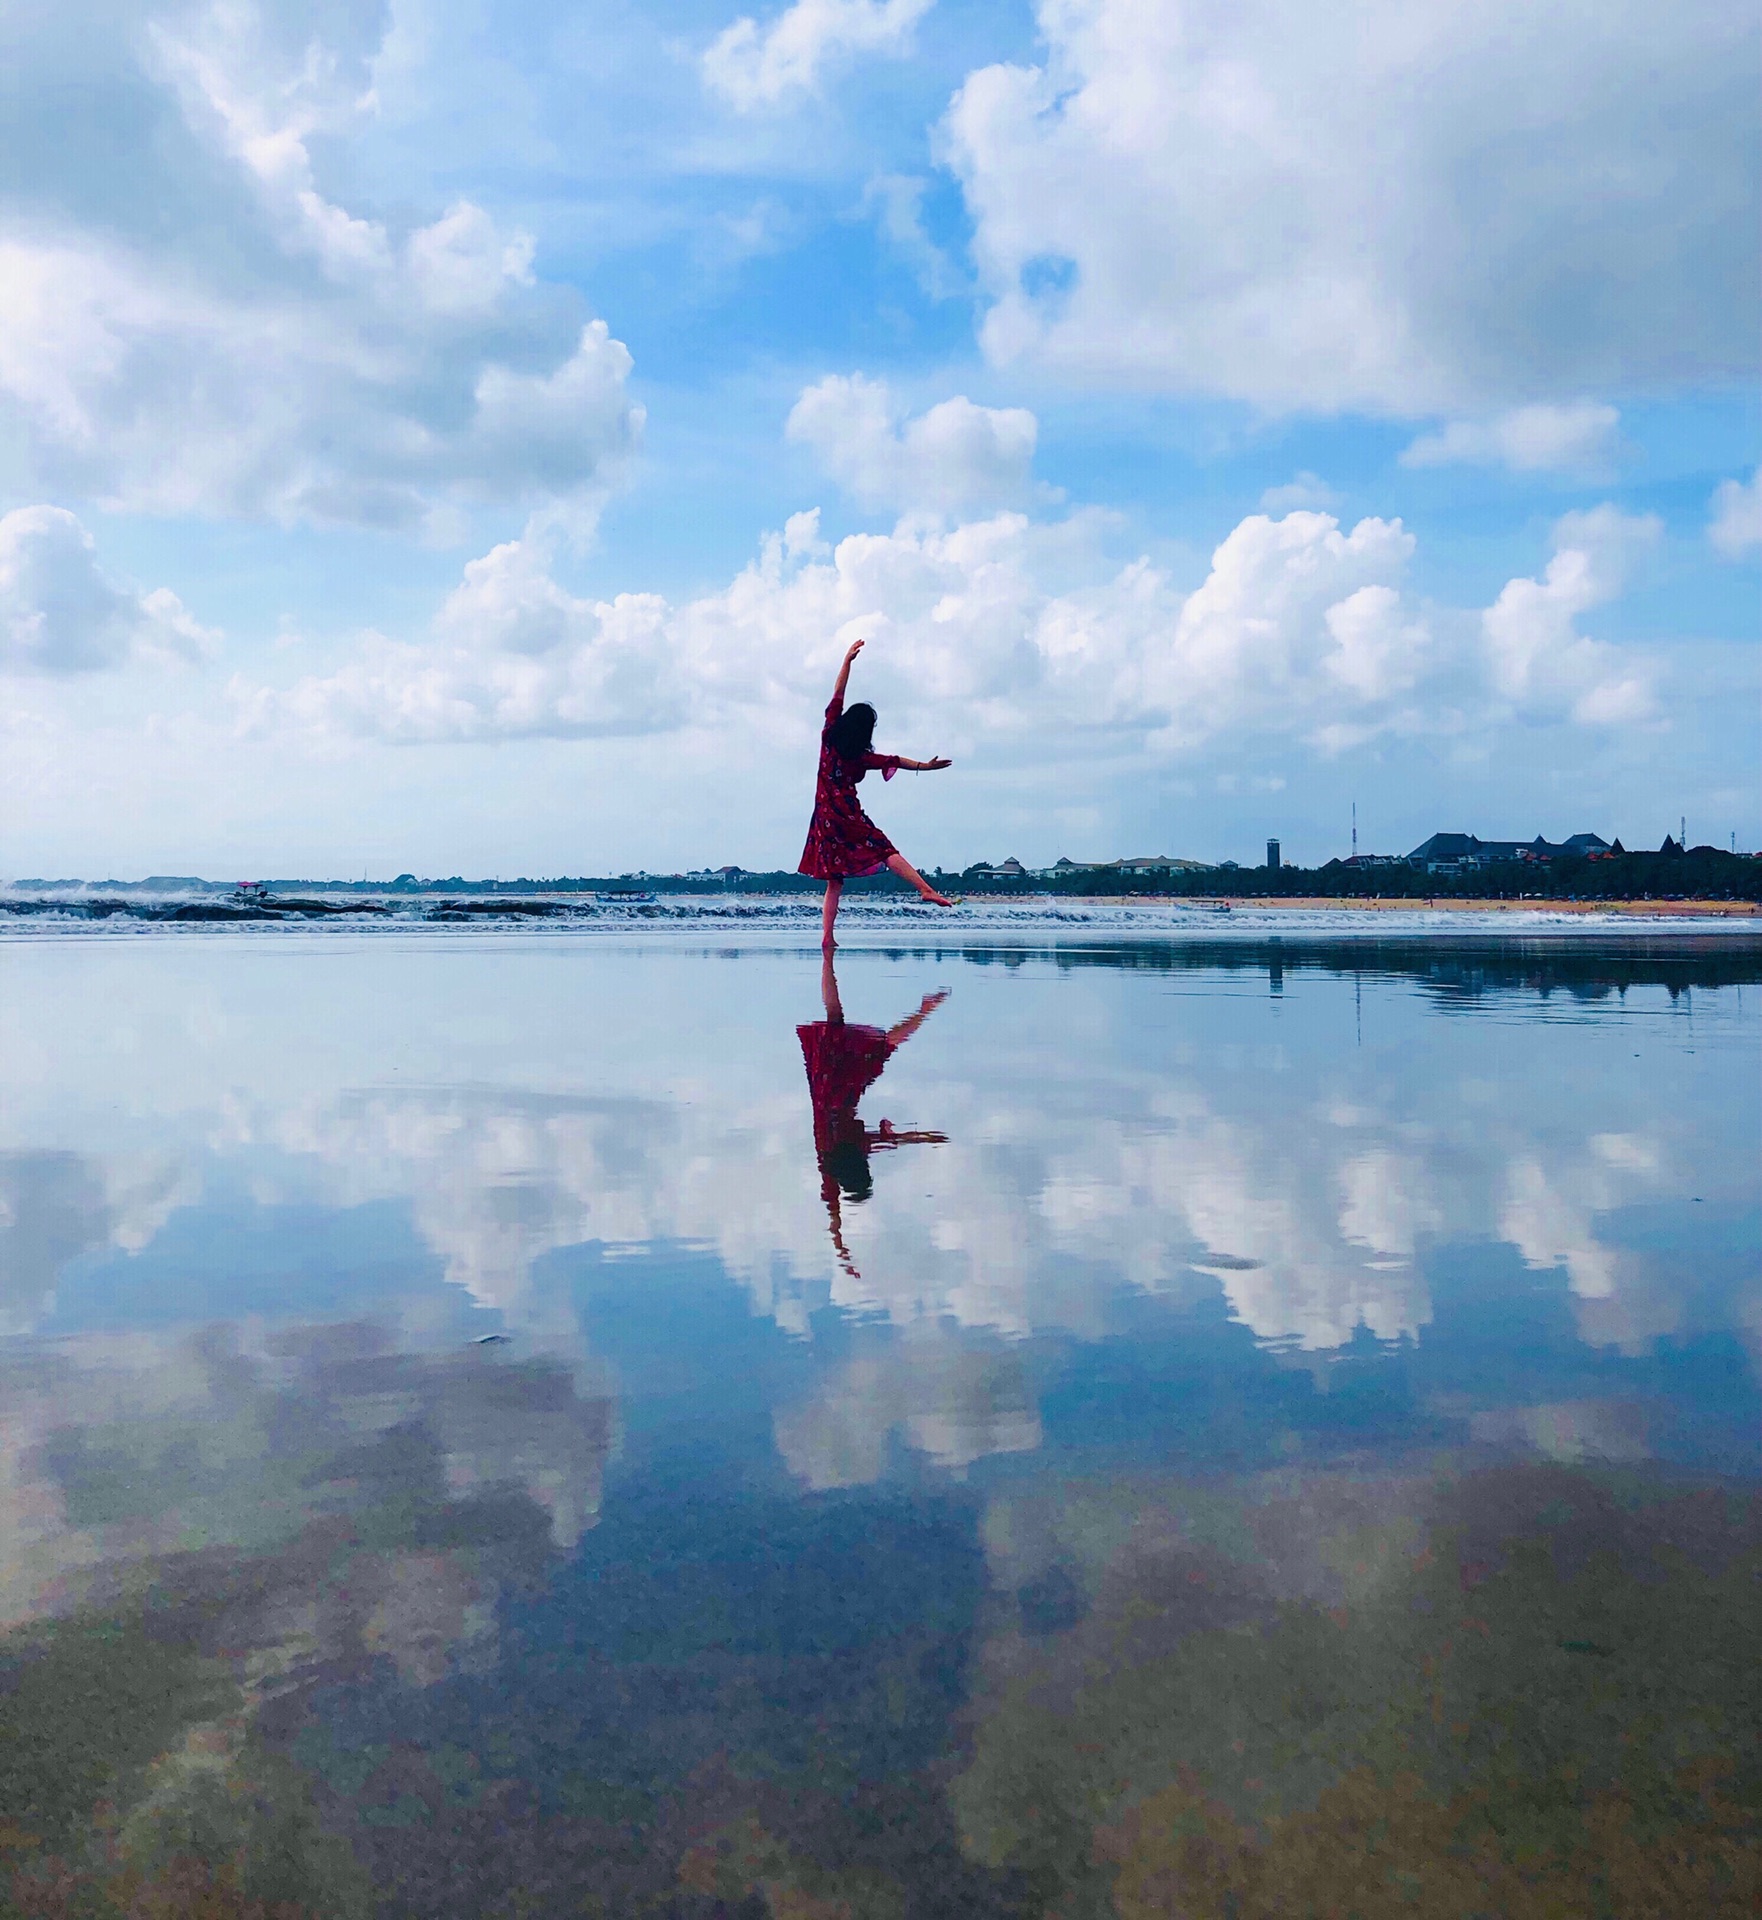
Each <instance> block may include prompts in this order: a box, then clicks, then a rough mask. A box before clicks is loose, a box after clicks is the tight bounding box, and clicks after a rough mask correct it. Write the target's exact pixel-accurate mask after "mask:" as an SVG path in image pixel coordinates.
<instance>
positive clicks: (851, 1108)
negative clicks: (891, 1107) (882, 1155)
mask: <svg viewBox="0 0 1762 1920" xmlns="http://www.w3.org/2000/svg"><path fill="white" fill-rule="evenodd" d="M795 1034H796V1038H797V1039H798V1040H799V1041H800V1042H801V1055H802V1061H803V1064H804V1065H805V1066H806V1067H807V1070H808V1098H809V1099H810V1100H812V1102H813V1105H814V1150H815V1152H816V1153H817V1154H818V1155H819V1156H820V1158H821V1160H822V1162H823V1161H824V1160H825V1158H826V1156H827V1155H828V1154H829V1153H833V1152H835V1151H836V1150H837V1149H838V1148H840V1147H850V1146H853V1145H854V1146H856V1147H857V1148H858V1149H860V1150H861V1151H862V1152H863V1153H865V1154H866V1153H867V1152H868V1149H869V1135H868V1130H867V1128H865V1127H864V1125H863V1123H862V1121H861V1120H859V1119H858V1118H857V1102H858V1101H859V1100H861V1099H862V1097H863V1095H864V1094H865V1093H867V1092H868V1090H869V1089H870V1088H871V1087H872V1086H873V1085H874V1084H875V1082H876V1081H877V1080H878V1079H880V1077H881V1069H882V1068H883V1067H885V1066H886V1064H887V1063H888V1061H889V1060H891V1059H892V1058H893V1051H894V1050H893V1042H892V1041H891V1040H889V1039H888V1037H887V1036H886V1034H884V1033H883V1032H882V1031H881V1029H880V1028H879V1027H864V1026H858V1025H856V1024H855V1023H854V1022H852V1023H849V1024H847V1023H846V1022H845V1021H843V1020H815V1021H813V1022H812V1023H811V1024H810V1025H808V1026H805V1027H797V1028H796V1030H795Z"/></svg>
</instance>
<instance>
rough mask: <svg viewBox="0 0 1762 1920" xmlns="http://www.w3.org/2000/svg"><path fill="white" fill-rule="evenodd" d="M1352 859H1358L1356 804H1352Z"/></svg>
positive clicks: (1354, 802) (1355, 802)
mask: <svg viewBox="0 0 1762 1920" xmlns="http://www.w3.org/2000/svg"><path fill="white" fill-rule="evenodd" d="M1352 857H1353V859H1354V860H1356V859H1357V858H1358V802H1357V801H1356V800H1354V801H1353V803H1352Z"/></svg>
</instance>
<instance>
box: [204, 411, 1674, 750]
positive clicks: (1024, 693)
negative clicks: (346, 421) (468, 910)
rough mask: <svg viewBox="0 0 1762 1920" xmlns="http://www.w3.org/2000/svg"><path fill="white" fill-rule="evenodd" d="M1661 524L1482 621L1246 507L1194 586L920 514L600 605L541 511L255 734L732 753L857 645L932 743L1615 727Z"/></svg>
mask: <svg viewBox="0 0 1762 1920" xmlns="http://www.w3.org/2000/svg"><path fill="white" fill-rule="evenodd" d="M814 391H815V392H818V391H820V390H819V389H815V390H814ZM929 417H931V416H925V418H929ZM882 426H883V429H885V420H884V419H883V422H882ZM906 440H909V435H908V436H906ZM891 444H892V445H893V446H894V447H895V448H898V447H900V446H902V445H904V444H906V441H902V440H901V439H900V438H899V437H897V436H893V437H892V439H891ZM1656 531H1657V528H1656V524H1655V523H1654V522H1651V521H1648V520H1636V519H1631V518H1628V517H1625V516H1623V515H1621V514H1619V513H1617V512H1616V511H1615V510H1614V509H1613V508H1607V507H1605V508H1599V509H1597V510H1596V511H1594V512H1592V513H1588V514H1569V515H1567V516H1566V517H1565V519H1563V520H1562V521H1561V522H1560V523H1559V526H1558V528H1557V529H1556V541H1555V545H1556V551H1555V554H1554V557H1553V559H1552V561H1551V562H1550V564H1549V566H1548V568H1547V570H1546V571H1545V573H1544V575H1543V577H1542V578H1541V579H1539V580H1513V581H1511V582H1509V583H1508V584H1507V586H1506V587H1505V589H1504V591H1503V592H1502V593H1501V595H1500V597H1499V600H1498V601H1497V603H1496V604H1495V605H1494V606H1493V607H1491V608H1488V609H1486V610H1485V611H1484V612H1482V613H1478V614H1477V613H1475V612H1472V611H1463V610H1452V609H1447V608H1446V609H1436V608H1425V607H1421V606H1419V605H1417V604H1415V603H1414V602H1413V601H1412V599H1411V598H1410V597H1409V595H1408V594H1407V592H1406V590H1405V588H1404V586H1403V574H1404V572H1405V569H1406V566H1407V563H1408V560H1409V557H1410V556H1411V554H1412V552H1413V549H1414V544H1415V543H1414V537H1413V535H1412V534H1411V533H1409V532H1408V531H1407V529H1406V528H1405V527H1403V526H1402V524H1401V522H1400V521H1399V520H1381V519H1377V518H1374V517H1373V518H1367V519H1363V520H1360V521H1359V522H1358V523H1357V524H1356V525H1355V526H1353V527H1352V528H1350V529H1346V528H1343V527H1342V526H1341V525H1340V523H1339V522H1338V521H1337V520H1336V519H1335V518H1334V517H1333V516H1332V515H1330V514H1323V513H1292V514H1288V515H1286V516H1285V517H1284V518H1283V519H1282V520H1275V519H1272V518H1270V517H1268V516H1267V515H1264V514H1252V515H1250V516H1248V518H1246V519H1245V520H1243V521H1242V522H1241V523H1240V524H1239V525H1238V526H1236V527H1235V528H1234V529H1233V530H1232V531H1231V532H1230V534H1229V535H1228V536H1227V537H1226V538H1225V539H1224V540H1223V541H1222V542H1220V544H1219V545H1218V547H1217V549H1216V551H1215V552H1214V553H1213V555H1212V557H1211V564H1210V568H1209V570H1208V572H1207V574H1206V576H1205V578H1204V579H1203V580H1202V581H1201V582H1200V583H1199V585H1198V586H1197V587H1195V588H1194V589H1193V591H1191V592H1189V593H1185V594H1184V593H1182V592H1181V591H1180V590H1179V589H1178V587H1177V586H1176V585H1175V584H1174V583H1173V582H1172V581H1171V580H1170V578H1169V577H1168V575H1167V574H1165V573H1164V572H1162V571H1160V570H1159V569H1158V568H1156V567H1155V566H1154V565H1152V564H1151V562H1150V561H1149V560H1148V559H1142V558H1141V559H1138V560H1136V561H1133V562H1131V563H1130V564H1129V565H1127V566H1124V567H1121V566H1119V565H1118V564H1117V562H1113V561H1110V560H1108V559H1107V558H1105V557H1104V555H1103V553H1102V551H1101V550H1100V548H1099V547H1098V546H1097V545H1096V543H1095V540H1094V534H1095V532H1096V523H1095V522H1094V521H1093V520H1092V519H1090V518H1089V517H1088V516H1084V515H1082V514H1078V515H1074V516H1072V517H1071V518H1069V519H1066V520H1063V521H1059V522H1054V523H1050V524H1048V523H1037V522H1034V521H1032V520H1030V519H1029V518H1027V517H1026V516H1025V515H1023V514H1020V513H1014V512H999V513H995V514H993V515H991V516H989V517H987V518H983V519H975V520H967V521H960V522H957V523H956V524H953V525H947V524H945V523H943V522H941V521H938V520H935V519H932V518H926V517H923V516H921V515H915V516H914V515H908V516H907V517H905V518H904V519H902V520H901V521H900V522H899V524H898V525H897V526H896V527H895V528H894V529H893V530H892V532H890V533H860V534H852V535H850V536H848V537H847V538H845V539H843V540H840V541H839V542H838V543H837V545H836V546H835V547H831V548H828V546H827V543H826V542H825V541H824V540H822V539H821V537H820V531H819V518H818V514H817V512H813V511H810V512H806V513H800V514H796V515H792V516H791V518H790V520H789V523H788V526H787V527H786V529H785V531H784V532H783V533H782V534H771V535H767V536H766V538H765V541H764V542H763V545H762V549H761V552H760V554H759V557H758V558H757V559H756V560H755V561H754V562H753V563H752V564H751V565H749V566H747V567H745V568H744V569H742V571H741V572H740V573H739V574H737V575H736V576H735V578H734V579H733V580H732V581H730V582H729V583H728V585H727V586H726V587H724V588H722V589H720V590H718V591H716V592H712V593H707V594H704V595H702V596H700V597H699V598H697V599H694V600H689V601H685V602H683V603H677V604H675V603H670V602H668V601H666V600H664V599H662V598H661V597H659V596H657V595H653V594H636V593H632V594H622V595H619V596H618V597H617V598H615V599H613V600H609V601H608V600H594V601H590V600H587V599H582V598H577V597H576V596H575V595H573V594H571V593H570V592H569V591H568V590H567V589H566V588H565V587H564V586H562V585H561V584H560V583H559V582H558V581H557V579H556V578H555V576H554V574H553V571H552V566H553V562H554V559H555V553H554V551H553V549H554V544H555V543H554V541H553V540H552V539H551V538H550V537H549V536H547V535H546V534H545V533H544V532H543V531H542V530H540V529H538V528H536V527H533V528H529V529H528V531H527V533H526V534H525V535H524V536H523V537H522V538H521V539H519V540H515V541H510V542H508V543H506V544H505V545H502V546H499V547H497V548H495V549H494V550H493V551H492V552H491V553H489V554H487V555H486V556H484V558H482V559H480V560H475V561H473V562H471V564H470V565H469V566H468V567H467V568H466V569H465V575H464V579H463V580H462V582H461V583H460V585H459V586H458V587H457V588H456V589H455V590H454V591H453V593H452V594H451V595H450V596H449V598H448V599H447V601H446V603H445V605H444V606H443V607H442V608H441V610H440V612H439V614H438V615H437V617H436V619H435V621H434V624H433V630H432V633H431V635H430V636H429V638H428V639H427V640H426V641H423V642H421V643H417V642H413V641H410V640H393V639H388V638H385V637H384V636H380V635H373V636H369V637H368V638H366V639H365V640H364V641H363V642H362V643H361V644H360V645H359V647H358V648H357V650H356V652H355V653H354V655H353V656H352V657H351V658H349V659H348V660H346V661H345V662H344V663H343V664H342V665H341V666H340V667H338V668H336V669H335V670H334V671H332V672H329V673H325V674H316V675H310V676H308V677H307V678H305V679H303V680H301V681H299V682H298V683H297V684H296V685H294V686H293V687H291V688H289V689H287V690H286V691H281V692H277V691H273V690H269V689H265V688H262V687H252V686H249V685H247V684H245V683H244V682H242V681H241V682H239V683H237V685H236V689H235V692H236V697H237V698H238V699H239V701H240V702H241V705H242V707H243V710H244V712H245V714H246V716H247V719H248V721H249V722H250V723H253V724H256V725H270V724H278V723H286V722H292V723H294V724H297V725H299V726H302V727H305V728H309V729H312V730H314V731H316V732H318V733H320V734H324V733H331V734H342V735H345V736H350V735H353V736H377V737H380V738H384V739H389V740H396V741H440V740H492V739H501V738H527V737H538V736H544V735H553V736H556V737H561V738H572V737H580V736H585V735H614V734H631V735H634V734H645V733H666V732H670V731H674V730H678V729H686V730H690V737H691V739H692V741H693V746H692V751H693V752H698V751H700V750H701V751H702V752H704V753H707V754H711V755H712V757H713V756H714V755H715V754H716V753H718V752H720V751H721V749H720V748H719V747H717V746H716V745H715V743H716V742H717V741H719V740H724V739H726V738H729V737H734V738H739V739H741V740H751V739H752V738H754V737H755V736H757V737H760V738H762V739H763V740H764V741H765V742H766V743H767V744H766V748H765V751H767V752H769V751H770V747H771V745H773V744H774V745H776V746H777V747H779V748H781V749H783V750H785V751H787V752H795V751H801V752H805V751H806V750H807V743H808V742H809V741H811V738H812V732H813V724H814V716H815V715H816V714H817V713H818V711H819V707H820V704H821V702H822V701H823V700H824V698H825V686H826V684H827V683H828V682H829V681H830V678H831V675H832V672H833V670H834V667H835V665H836V658H837V656H838V654H839V653H840V652H841V651H842V649H843V647H844V646H845V645H846V643H847V642H848V641H849V640H850V639H852V638H853V637H857V636H859V635H860V636H862V637H864V638H866V639H868V640H869V641H870V642H871V646H870V648H869V651H868V652H867V653H866V654H865V656H864V676H865V684H866V685H867V686H868V687H869V689H870V690H871V692H872V694H873V696H874V697H875V698H876V699H877V701H879V702H881V703H883V704H884V705H885V706H886V708H887V710H888V712H889V714H890V717H891V723H892V724H894V725H896V726H898V727H900V728H901V729H909V730H910V731H911V732H912V733H913V734H914V735H916V734H919V733H922V734H925V735H926V736H933V740H934V742H935V743H939V744H938V745H937V750H939V751H940V750H943V749H947V750H949V751H960V752H963V753H964V752H966V751H968V750H970V748H971V746H972V745H973V744H974V743H975V742H976V741H977V740H979V739H980V738H984V739H985V740H987V741H988V742H989V744H990V749H991V751H992V752H993V753H994V754H995V755H998V756H1000V757H1001V758H1002V759H1004V760H1009V759H1011V758H1014V757H1018V756H1021V755H1027V756H1029V757H1044V756H1045V755H1047V754H1056V755H1057V756H1059V757H1060V758H1066V759H1068V758H1069V757H1071V756H1072V755H1084V754H1087V755H1090V756H1099V757H1101V758H1107V757H1110V756H1111V757H1118V756H1121V755H1124V756H1128V757H1129V756H1133V755H1139V754H1148V755H1150V756H1151V757H1152V758H1154V759H1158V760H1163V761H1168V760H1179V759H1183V758H1191V757H1194V756H1197V755H1202V754H1206V753H1209V752H1213V751H1216V750H1219V749H1220V748H1225V747H1228V748H1230V749H1231V750H1234V749H1237V748H1239V747H1240V746H1241V745H1242V744H1243V743H1244V742H1246V741H1248V740H1251V739H1262V740H1269V739H1270V740H1284V741H1289V740H1291V739H1297V740H1301V741H1305V742H1307V743H1308V744H1309V745H1310V746H1311V747H1314V748H1316V749H1319V750H1320V751H1321V752H1323V753H1326V754H1333V753H1337V752H1340V751H1343V750H1345V749H1347V748H1350V747H1353V746H1356V745H1360V744H1362V743H1364V742H1366V741H1369V740H1372V739H1375V738H1378V737H1379V736H1421V735H1427V734H1439V735H1442V734H1450V735H1452V736H1458V737H1459V736H1462V735H1463V734H1465V733H1469V734H1472V733H1479V734H1480V735H1481V736H1482V737H1490V735H1491V734H1492V732H1493V731H1495V730H1496V729H1497V728H1498V727H1500V726H1502V725H1505V724H1508V723H1509V721H1510V720H1511V719H1512V717H1513V716H1514V715H1517V716H1520V717H1522V718H1523V719H1525V720H1534V721H1542V722H1551V721H1559V720H1570V721H1572V722H1574V723H1577V724H1582V725H1597V726H1619V725H1623V724H1626V723H1628V722H1630V721H1634V720H1637V719H1642V718H1645V717H1646V716H1647V715H1649V714H1650V712H1651V710H1652V692H1651V684H1650V681H1651V669H1650V666H1649V664H1648V663H1647V662H1646V661H1645V660H1643V659H1640V658H1636V657H1635V656H1633V655H1631V654H1629V653H1628V652H1627V651H1626V650H1624V649H1622V648H1619V647H1615V646H1611V645H1607V644H1605V643H1602V642H1598V641H1594V640H1591V639H1589V638H1587V637H1585V636H1583V635H1582V634H1580V633H1578V631H1577V629H1576V626H1575V621H1576V620H1577V618H1578V616H1579V615H1580V614H1582V613H1583V612H1585V611H1586V610H1588V609H1589V608H1591V607H1593V606H1596V605H1599V604H1602V603H1603V602H1605V601H1607V600H1609V599H1611V598H1612V597H1613V596H1614V595H1615V594H1616V593H1618V592H1619V591H1620V588H1621V584H1622V580H1623V577H1624V575H1625V572H1626V569H1627V566H1628V564H1629V562H1630V560H1631V558H1632V556H1633V555H1634V554H1635V553H1636V552H1637V551H1639V550H1640V549H1642V548H1643V547H1644V546H1646V545H1647V544H1648V543H1649V542H1650V541H1651V540H1652V539H1653V538H1654V537H1655V535H1656ZM746 750H747V751H750V750H751V749H750V748H748V749H746Z"/></svg>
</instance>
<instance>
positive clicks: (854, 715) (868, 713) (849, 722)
mask: <svg viewBox="0 0 1762 1920" xmlns="http://www.w3.org/2000/svg"><path fill="white" fill-rule="evenodd" d="M874 740H875V709H874V708H873V707H872V706H870V705H869V703H868V701H867V700H859V701H858V702H857V703H856V705H855V706H852V707H846V708H845V710H844V711H843V712H842V713H841V714H840V715H839V716H838V718H837V719H836V720H834V721H833V722H832V724H831V725H830V726H829V727H828V728H827V729H826V744H827V745H828V746H829V747H830V748H831V749H832V751H833V752H834V753H835V754H837V755H838V757H839V759H840V760H860V759H861V758H862V757H863V755H864V754H865V753H867V752H868V751H869V748H870V747H871V746H872V745H873V744H874Z"/></svg>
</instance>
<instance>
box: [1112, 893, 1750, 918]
mask: <svg viewBox="0 0 1762 1920" xmlns="http://www.w3.org/2000/svg"><path fill="white" fill-rule="evenodd" d="M1120 897H1121V898H1122V899H1130V898H1132V897H1133V896H1131V895H1121V896H1120ZM1220 898H1224V899H1225V900H1226V902H1227V904H1228V905H1230V906H1243V907H1265V908H1276V909H1279V910H1282V911H1287V912H1299V913H1301V912H1323V911H1326V912H1328V913H1340V912H1348V913H1352V912H1360V913H1572V914H1598V913H1619V914H1624V915H1627V916H1628V917H1630V918H1633V919H1636V920H1685V919H1710V920H1754V919H1757V918H1759V917H1762V904H1759V903H1758V902H1756V901H1754V900H1552V899H1549V900H1477V899H1474V898H1473V897H1472V896H1471V897H1467V898H1464V897H1462V896H1460V895H1459V896H1457V897H1454V898H1452V897H1450V896H1449V895H1443V894H1441V895H1439V896H1438V897H1437V898H1436V899H1425V898H1421V899H1401V898H1397V897H1393V896H1391V897H1388V898H1382V897H1379V898H1376V899H1365V898H1362V897H1354V896H1353V895H1351V894H1338V895H1326V894H1316V895H1312V896H1310V897H1308V898H1306V899H1305V898H1280V897H1278V896H1277V895H1273V894H1242V895H1230V896H1220Z"/></svg>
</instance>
